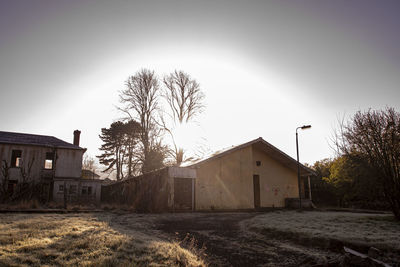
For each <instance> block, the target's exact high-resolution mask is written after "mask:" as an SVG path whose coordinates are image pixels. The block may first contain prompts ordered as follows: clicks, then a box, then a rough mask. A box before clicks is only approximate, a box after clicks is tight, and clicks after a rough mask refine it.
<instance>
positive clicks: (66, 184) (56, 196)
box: [53, 179, 101, 203]
mask: <svg viewBox="0 0 400 267" xmlns="http://www.w3.org/2000/svg"><path fill="white" fill-rule="evenodd" d="M71 185H73V186H76V187H75V188H76V191H72V192H71V190H70V188H71ZM89 187H90V188H91V189H90V191H91V192H90V194H89ZM65 189H67V191H66V198H67V199H66V200H67V202H68V203H72V202H83V203H88V202H91V203H100V197H101V182H100V181H99V180H85V179H70V180H66V179H65V180H55V181H54V187H53V200H54V201H56V202H63V201H64V190H65Z"/></svg>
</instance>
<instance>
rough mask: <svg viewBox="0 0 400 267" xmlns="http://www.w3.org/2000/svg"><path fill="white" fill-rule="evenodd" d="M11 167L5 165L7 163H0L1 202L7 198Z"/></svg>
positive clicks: (3, 161)
mask: <svg viewBox="0 0 400 267" xmlns="http://www.w3.org/2000/svg"><path fill="white" fill-rule="evenodd" d="M10 168H11V166H10V164H8V163H7V161H5V160H2V161H1V172H0V174H1V187H0V189H1V200H5V199H7V198H8V182H9V180H10V172H9V170H10Z"/></svg>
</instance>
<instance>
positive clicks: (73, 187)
mask: <svg viewBox="0 0 400 267" xmlns="http://www.w3.org/2000/svg"><path fill="white" fill-rule="evenodd" d="M76 189H77V186H76V185H70V186H69V193H70V194H76Z"/></svg>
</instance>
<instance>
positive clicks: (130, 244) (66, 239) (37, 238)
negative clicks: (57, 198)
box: [0, 213, 204, 266]
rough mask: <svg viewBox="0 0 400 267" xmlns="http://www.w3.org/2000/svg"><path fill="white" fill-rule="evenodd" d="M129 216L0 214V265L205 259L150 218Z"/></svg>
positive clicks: (195, 263) (196, 262) (156, 262)
mask: <svg viewBox="0 0 400 267" xmlns="http://www.w3.org/2000/svg"><path fill="white" fill-rule="evenodd" d="M133 218H135V220H131V221H129V222H124V221H118V216H117V215H115V214H111V213H104V214H44V215H42V214H1V215H0V265H1V266H8V265H26V266H32V265H33V266H43V265H57V266H65V265H73V266H131V265H142V266H143V265H146V266H147V265H154V266H157V265H164V266H171V265H185V266H186V265H189V266H190V265H192V266H201V265H204V263H203V262H202V261H201V260H200V259H199V258H198V257H197V256H196V255H195V254H193V253H192V252H190V251H189V250H187V249H183V248H181V247H180V245H179V243H177V242H168V241H166V240H165V239H160V238H159V237H157V236H158V235H157V233H155V232H152V230H151V229H150V228H149V226H151V222H149V221H144V220H141V217H139V216H134V217H133ZM127 223H131V224H130V225H129V227H126V228H125V227H124V224H127Z"/></svg>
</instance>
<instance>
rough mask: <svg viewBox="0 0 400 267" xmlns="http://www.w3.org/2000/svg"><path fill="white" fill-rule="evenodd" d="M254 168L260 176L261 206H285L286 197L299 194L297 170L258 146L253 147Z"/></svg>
mask: <svg viewBox="0 0 400 267" xmlns="http://www.w3.org/2000/svg"><path fill="white" fill-rule="evenodd" d="M257 161H259V162H260V166H257V164H256V162H257ZM253 170H254V174H255V175H259V176H260V204H261V207H284V206H285V199H286V198H297V197H298V196H299V190H298V183H297V172H296V171H295V170H292V169H289V168H288V167H286V166H285V165H283V164H281V163H279V162H278V161H276V160H275V159H273V158H271V157H270V156H268V155H267V154H266V153H265V152H263V151H261V150H258V149H256V148H253Z"/></svg>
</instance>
